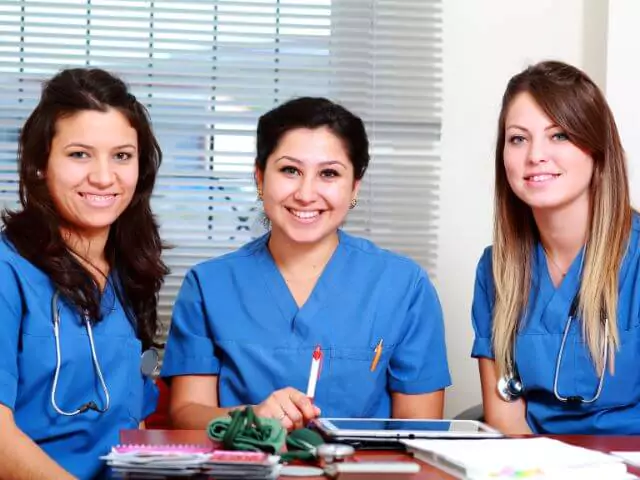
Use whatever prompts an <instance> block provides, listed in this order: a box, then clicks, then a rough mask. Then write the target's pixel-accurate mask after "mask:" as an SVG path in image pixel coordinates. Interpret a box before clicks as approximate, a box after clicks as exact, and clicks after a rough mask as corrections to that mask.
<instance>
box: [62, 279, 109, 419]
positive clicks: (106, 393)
mask: <svg viewBox="0 0 640 480" xmlns="http://www.w3.org/2000/svg"><path fill="white" fill-rule="evenodd" d="M59 296H60V292H59V291H57V290H56V292H55V293H54V294H53V298H52V299H51V311H52V314H53V335H54V337H55V341H56V371H55V373H54V376H53V386H52V387H51V405H52V406H53V408H54V409H55V411H56V412H58V413H59V414H60V415H64V416H66V417H72V416H74V415H78V414H80V413H84V412H86V411H87V410H95V411H96V412H99V413H105V412H106V411H107V410H109V405H110V402H111V399H110V397H109V389H108V388H107V384H106V383H105V381H104V377H103V376H102V370H101V369H100V363H99V362H98V357H97V355H96V346H95V342H94V341H93V331H92V329H91V320H90V319H89V318H88V317H87V315H83V321H84V324H85V327H86V329H87V334H88V336H89V345H90V347H91V357H92V359H93V366H94V367H95V369H96V372H97V375H98V379H99V380H100V385H101V386H102V391H103V392H104V396H105V402H104V407H103V408H100V407H98V405H97V404H96V403H95V402H94V401H91V402H88V403H85V404H84V405H82V406H80V408H78V409H76V410H74V411H72V412H66V411H64V410H62V409H61V408H60V407H59V406H58V404H57V402H56V391H57V388H58V378H59V376H60V366H61V364H62V358H61V355H60V309H59V308H58V297H59Z"/></svg>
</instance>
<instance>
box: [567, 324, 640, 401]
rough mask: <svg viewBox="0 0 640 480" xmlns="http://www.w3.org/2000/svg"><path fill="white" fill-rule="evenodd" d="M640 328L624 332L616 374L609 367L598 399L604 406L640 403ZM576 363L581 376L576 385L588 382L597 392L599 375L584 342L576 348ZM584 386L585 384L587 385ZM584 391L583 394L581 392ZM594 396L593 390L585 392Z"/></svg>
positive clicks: (617, 355)
mask: <svg viewBox="0 0 640 480" xmlns="http://www.w3.org/2000/svg"><path fill="white" fill-rule="evenodd" d="M639 363H640V328H637V327H636V328H633V329H631V330H621V331H620V348H619V350H618V351H617V352H616V353H615V370H614V374H613V376H612V375H611V373H610V371H609V368H608V366H607V370H606V372H605V378H604V383H603V386H602V394H601V397H600V399H599V401H598V402H596V403H597V404H598V406H599V408H602V407H621V406H629V405H636V404H637V403H638V402H640V368H638V364H639ZM576 365H578V366H579V367H578V369H579V376H578V377H579V378H577V379H576V384H578V385H579V384H582V385H587V387H586V388H591V389H593V390H594V391H595V386H596V385H597V376H596V373H595V371H594V367H593V365H592V361H591V358H590V356H589V351H588V348H587V347H586V346H585V345H583V344H580V346H579V348H577V349H576ZM583 388H584V387H583ZM581 394H583V393H581ZM584 394H586V395H591V394H592V393H591V392H585V393H584Z"/></svg>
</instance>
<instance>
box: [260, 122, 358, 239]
mask: <svg viewBox="0 0 640 480" xmlns="http://www.w3.org/2000/svg"><path fill="white" fill-rule="evenodd" d="M256 180H257V183H258V188H259V189H260V190H262V195H263V204H264V210H265V214H266V215H267V217H268V218H269V220H270V221H271V230H272V238H274V237H275V238H285V239H287V240H288V241H289V242H293V243H306V244H310V243H316V242H322V241H323V240H326V239H328V238H331V237H332V236H334V235H335V234H336V232H337V229H338V228H339V227H340V225H341V224H342V223H343V222H344V219H345V217H346V215H347V212H348V211H349V206H350V204H351V200H352V199H353V198H355V197H356V196H357V193H358V188H359V185H360V181H354V172H353V165H352V163H351V161H350V160H349V157H348V154H347V151H346V150H345V148H344V145H343V144H342V141H341V140H340V139H339V138H338V137H337V136H336V135H334V134H333V133H332V132H331V130H329V129H328V128H326V127H321V128H316V129H307V128H298V129H294V130H291V131H289V132H287V133H286V134H285V135H283V137H282V139H281V140H280V142H279V143H278V145H277V147H276V148H275V150H274V151H273V153H272V154H271V155H270V156H269V158H268V159H267V162H266V167H265V170H264V172H262V171H260V170H257V171H256Z"/></svg>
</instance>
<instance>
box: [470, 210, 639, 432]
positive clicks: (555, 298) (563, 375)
mask: <svg viewBox="0 0 640 480" xmlns="http://www.w3.org/2000/svg"><path fill="white" fill-rule="evenodd" d="M639 241H640V219H639V217H638V216H637V215H634V218H633V224H632V230H631V234H630V239H629V246H628V249H627V253H626V255H625V257H624V259H623V262H622V265H621V268H620V276H619V290H618V294H619V299H618V318H616V319H615V321H616V322H617V324H618V330H619V332H620V348H619V350H618V351H617V352H615V371H614V374H613V375H612V374H611V373H610V371H609V369H608V368H607V371H606V373H605V377H604V383H603V387H602V393H601V395H600V398H599V399H598V400H596V401H595V402H594V403H592V404H567V403H563V402H561V401H559V400H558V399H557V398H556V397H555V395H554V392H553V380H554V373H555V367H556V360H557V358H558V353H559V351H560V343H561V341H562V334H563V331H564V328H565V326H566V324H567V321H568V316H569V310H570V307H571V302H572V300H573V298H574V296H575V295H576V293H577V292H578V290H579V286H580V267H581V264H582V253H581V254H580V255H579V256H578V257H577V258H576V259H575V260H574V262H573V264H572V265H571V267H570V269H569V271H568V272H567V274H566V276H565V278H564V279H563V281H562V283H561V284H560V285H559V286H558V288H555V287H554V285H553V283H552V281H551V277H550V276H549V271H548V268H547V263H546V257H545V253H544V250H543V249H542V246H541V245H540V244H538V245H537V246H536V249H535V252H534V259H533V272H532V281H531V294H530V296H529V308H528V310H529V312H528V315H526V317H525V318H523V324H522V326H521V330H520V331H519V332H518V335H517V339H516V348H515V351H516V356H515V358H516V365H517V368H518V371H519V374H520V377H521V379H522V382H523V384H524V388H525V401H526V406H527V409H526V410H527V422H528V424H529V426H530V427H531V429H532V430H533V432H534V433H551V434H569V433H584V434H619V435H638V434H640V247H639V244H638V242H639ZM491 265H492V262H491V249H490V248H488V249H487V250H485V252H484V255H483V256H482V258H481V260H480V263H479V265H478V270H477V278H476V284H475V293H474V298H473V311H472V317H473V328H474V329H475V334H476V337H475V342H474V344H473V350H472V356H473V357H476V358H479V357H484V358H490V359H493V358H494V354H493V350H492V346H491V323H492V317H491V311H492V308H493V299H494V286H493V275H492V270H491ZM576 320H578V321H575V320H574V321H573V322H571V327H570V330H569V332H568V335H567V341H566V345H565V348H564V354H563V355H562V361H561V366H560V370H559V374H558V393H559V395H560V396H562V397H568V396H571V395H579V396H582V397H583V398H584V399H587V400H588V399H591V398H592V397H593V396H594V394H595V393H596V390H597V387H598V379H599V373H600V372H597V371H596V369H595V367H594V364H593V361H592V360H591V358H590V353H589V349H588V347H587V346H586V345H585V344H584V343H583V339H582V332H581V330H582V324H581V322H580V321H579V319H576ZM611 353H613V352H611V351H610V354H611Z"/></svg>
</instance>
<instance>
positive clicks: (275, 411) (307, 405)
mask: <svg viewBox="0 0 640 480" xmlns="http://www.w3.org/2000/svg"><path fill="white" fill-rule="evenodd" d="M322 358H323V354H322V348H321V347H320V345H317V346H316V348H315V349H314V350H313V354H312V355H311V370H310V372H309V381H308V383H307V394H306V395H305V394H304V393H302V392H301V391H299V390H296V389H295V388H293V387H286V388H283V389H281V390H276V391H275V392H273V393H272V394H271V395H269V397H268V398H267V399H266V400H265V401H264V402H262V403H261V404H259V405H257V406H256V407H255V412H256V415H258V416H259V417H267V418H275V419H277V420H280V423H282V426H283V427H285V428H286V429H287V430H295V429H297V428H303V427H305V426H306V425H307V423H309V421H310V420H313V419H314V418H316V417H318V416H319V415H320V409H319V408H318V407H316V406H315V405H313V397H314V396H315V394H316V384H317V383H318V378H319V377H320V369H321V366H322Z"/></svg>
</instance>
